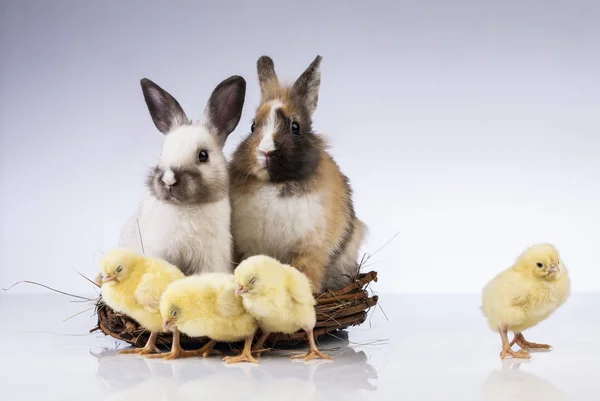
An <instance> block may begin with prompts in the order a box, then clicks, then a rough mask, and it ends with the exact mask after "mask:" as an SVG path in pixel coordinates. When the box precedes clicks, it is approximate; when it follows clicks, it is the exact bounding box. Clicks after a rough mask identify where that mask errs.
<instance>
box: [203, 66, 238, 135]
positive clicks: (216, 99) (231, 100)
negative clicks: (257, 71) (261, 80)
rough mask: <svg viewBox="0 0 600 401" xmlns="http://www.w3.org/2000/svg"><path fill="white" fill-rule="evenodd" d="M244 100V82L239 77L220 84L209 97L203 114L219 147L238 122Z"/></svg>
mask: <svg viewBox="0 0 600 401" xmlns="http://www.w3.org/2000/svg"><path fill="white" fill-rule="evenodd" d="M245 98H246V80H245V79H244V78H242V77H240V76H239V75H233V76H231V77H229V78H227V79H226V80H224V81H223V82H221V83H220V84H219V85H217V87H216V88H215V89H214V90H213V93H212V94H211V95H210V99H209V100H208V103H207V104H206V109H205V110H204V114H205V116H206V118H207V120H208V123H209V126H210V128H211V130H212V131H213V133H214V134H216V136H217V138H218V139H219V141H220V143H221V146H223V145H225V141H226V140H227V137H228V136H229V134H231V133H232V132H233V130H234V129H235V127H237V125H238V123H239V122H240V118H241V116H242V109H243V107H244V100H245Z"/></svg>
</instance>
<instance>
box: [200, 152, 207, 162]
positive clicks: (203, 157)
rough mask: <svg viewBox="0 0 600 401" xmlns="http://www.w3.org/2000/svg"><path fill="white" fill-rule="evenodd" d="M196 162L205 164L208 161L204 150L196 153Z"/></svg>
mask: <svg viewBox="0 0 600 401" xmlns="http://www.w3.org/2000/svg"><path fill="white" fill-rule="evenodd" d="M198 161H199V162H200V163H206V162H207V161H208V152H207V151H206V150H201V151H200V152H198Z"/></svg>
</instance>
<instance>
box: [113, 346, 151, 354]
mask: <svg viewBox="0 0 600 401" xmlns="http://www.w3.org/2000/svg"><path fill="white" fill-rule="evenodd" d="M153 352H156V353H157V354H158V355H161V354H160V350H159V349H158V347H156V346H152V347H148V346H146V347H144V348H135V349H123V350H121V351H119V354H124V355H127V354H138V355H148V354H152V353H153ZM154 356H156V354H155V355H154Z"/></svg>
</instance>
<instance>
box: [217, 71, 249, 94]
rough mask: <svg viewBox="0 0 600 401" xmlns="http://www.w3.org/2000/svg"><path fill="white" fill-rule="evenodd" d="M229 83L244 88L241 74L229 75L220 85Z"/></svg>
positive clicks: (244, 81)
mask: <svg viewBox="0 0 600 401" xmlns="http://www.w3.org/2000/svg"><path fill="white" fill-rule="evenodd" d="M229 84H233V85H236V86H238V87H239V88H240V89H241V90H243V91H245V90H246V80H245V79H244V77H242V76H241V75H232V76H230V77H229V78H227V79H226V80H224V81H223V82H222V83H221V85H220V86H225V85H229Z"/></svg>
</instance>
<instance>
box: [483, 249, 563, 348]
mask: <svg viewBox="0 0 600 401" xmlns="http://www.w3.org/2000/svg"><path fill="white" fill-rule="evenodd" d="M570 292H571V283H570V279H569V275H568V272H567V268H566V267H565V265H564V263H563V262H562V261H561V260H560V256H559V254H558V251H557V249H556V248H555V247H554V246H553V245H551V244H546V243H543V244H536V245H533V246H531V247H529V248H527V249H526V250H525V251H524V252H523V253H522V254H521V255H520V256H519V258H518V259H517V260H516V262H515V264H514V265H513V266H512V267H510V268H509V269H507V270H505V271H503V272H501V273H500V274H498V275H497V276H496V277H495V278H494V279H492V281H490V282H489V283H488V284H487V285H486V286H485V288H484V289H483V294H482V307H481V310H482V311H483V314H484V315H485V317H486V318H487V320H488V323H489V326H490V328H491V329H492V330H493V331H497V332H498V333H500V337H501V339H502V352H501V353H500V358H502V359H504V358H506V357H507V356H512V357H513V358H525V359H528V358H530V354H529V352H528V349H536V348H538V349H549V348H551V347H550V346H549V345H547V344H535V343H530V342H528V341H526V340H525V338H524V337H523V334H522V332H523V331H524V330H526V329H528V328H530V327H533V326H535V325H537V324H538V323H540V322H541V321H543V320H545V319H546V318H547V317H548V316H550V315H551V314H552V313H553V312H554V311H555V310H556V309H558V307H560V306H561V305H562V304H563V303H564V302H565V301H566V300H567V298H568V297H569V294H570ZM508 331H512V332H514V334H515V336H514V339H513V341H512V342H511V343H509V342H508V334H507V332H508ZM515 343H516V344H517V345H519V346H520V347H521V350H520V351H517V352H515V351H513V350H512V348H511V347H512V345H513V344H515Z"/></svg>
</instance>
